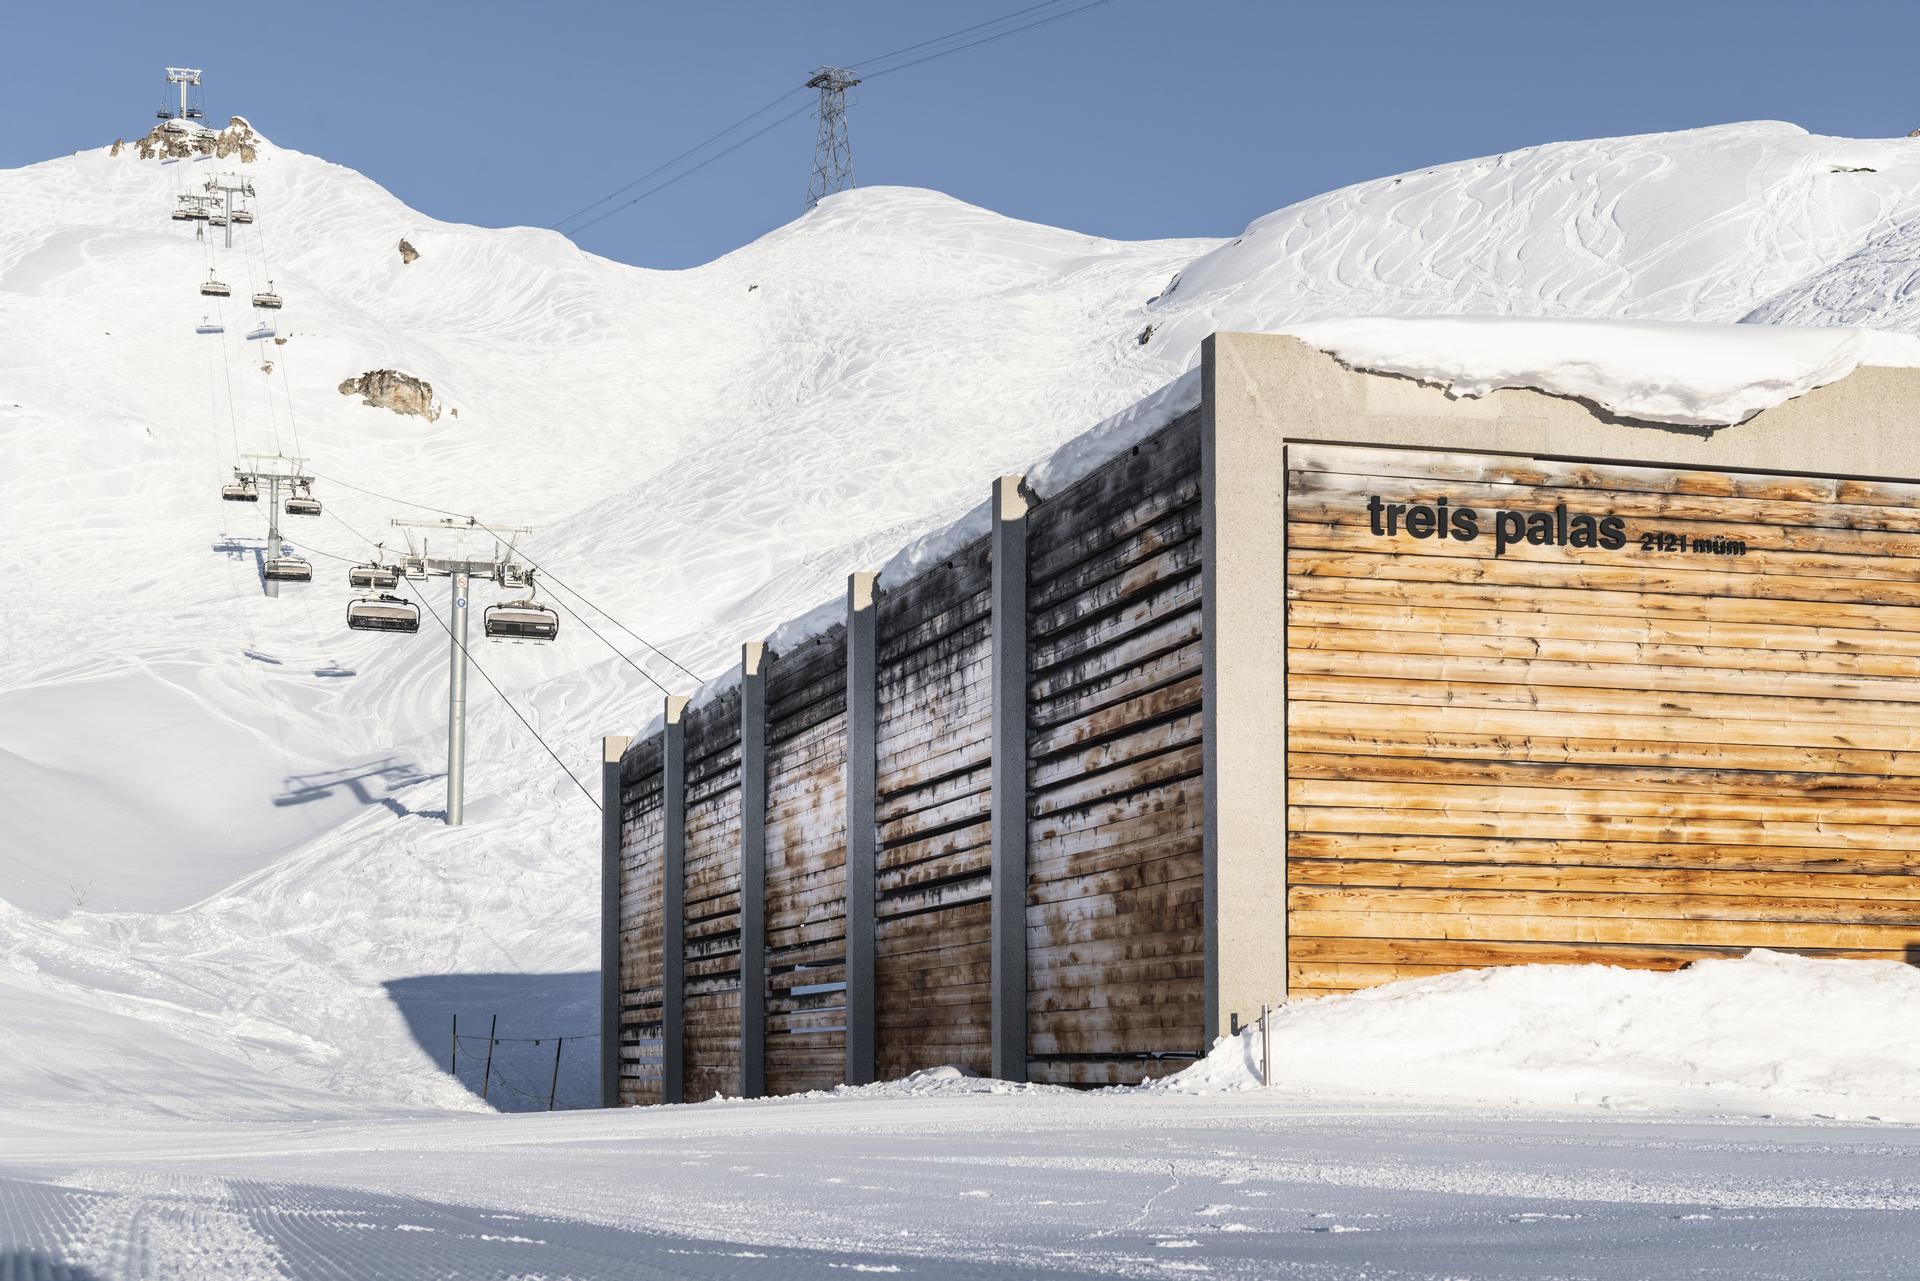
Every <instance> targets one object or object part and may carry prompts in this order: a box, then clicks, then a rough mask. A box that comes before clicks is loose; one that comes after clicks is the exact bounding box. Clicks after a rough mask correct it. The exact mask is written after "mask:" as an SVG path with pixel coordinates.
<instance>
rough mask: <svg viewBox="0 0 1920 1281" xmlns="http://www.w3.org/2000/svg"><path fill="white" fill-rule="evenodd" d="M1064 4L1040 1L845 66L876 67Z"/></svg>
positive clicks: (1060, 1)
mask: <svg viewBox="0 0 1920 1281" xmlns="http://www.w3.org/2000/svg"><path fill="white" fill-rule="evenodd" d="M1065 3H1067V0H1040V3H1039V4H1030V5H1028V6H1027V7H1026V8H1024V9H1015V10H1014V11H1013V12H1012V13H1003V14H1001V15H1000V16H999V17H997V18H988V19H987V20H986V21H985V22H976V23H974V24H973V25H972V26H971V27H961V28H960V29H959V30H958V31H949V32H947V33H946V34H945V35H943V36H930V37H928V38H927V39H925V40H916V41H914V42H913V43H912V44H909V45H902V46H901V47H900V48H898V49H890V50H888V51H887V52H886V53H876V54H874V55H873V56H872V57H871V58H861V59H860V60H859V61H857V62H850V63H848V64H847V65H848V66H850V67H858V68H861V69H865V68H867V67H872V66H876V65H878V64H880V63H882V62H886V61H887V60H888V59H890V58H897V57H899V56H900V55H901V54H903V53H912V52H914V51H915V50H917V49H925V48H927V47H928V46H930V45H936V44H942V43H944V42H945V41H948V40H951V39H953V38H954V37H955V36H964V35H966V34H967V33H968V32H971V31H979V30H981V29H982V28H985V27H997V26H999V25H1000V24H1001V23H1003V22H1007V21H1010V20H1012V19H1014V18H1018V17H1021V16H1023V15H1025V14H1029V13H1032V12H1034V11H1035V10H1036V9H1052V8H1054V7H1055V6H1057V5H1062V4H1065Z"/></svg>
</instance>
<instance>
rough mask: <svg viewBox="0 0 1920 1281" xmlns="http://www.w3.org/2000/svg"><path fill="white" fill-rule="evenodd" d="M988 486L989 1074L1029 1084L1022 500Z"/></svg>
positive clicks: (1005, 487) (998, 485) (1011, 485)
mask: <svg viewBox="0 0 1920 1281" xmlns="http://www.w3.org/2000/svg"><path fill="white" fill-rule="evenodd" d="M1021 480H1022V478H1021V477H1019V476H1002V477H1000V478H999V479H998V480H996V481H994V483H993V545H992V554H993V587H992V601H993V623H992V627H993V668H992V685H993V725H992V751H993V763H992V767H991V769H990V771H989V775H990V778H991V786H992V796H993V801H992V807H991V813H992V824H991V826H992V832H993V873H992V877H991V885H992V914H993V915H992V920H993V925H992V930H991V936H992V940H993V948H992V957H993V960H992V972H993V1018H992V1023H993V1074H994V1075H995V1076H996V1077H999V1078H1000V1079H1001V1080H1004V1081H1024V1080H1026V1079H1027V508H1028V503H1027V495H1026V494H1025V492H1024V491H1023V490H1022V488H1021Z"/></svg>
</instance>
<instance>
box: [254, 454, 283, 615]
mask: <svg viewBox="0 0 1920 1281" xmlns="http://www.w3.org/2000/svg"><path fill="white" fill-rule="evenodd" d="M258 483H259V482H257V481H256V482H255V484H256V485H257V484H258ZM278 555H280V477H278V476H269V477H268V478H267V559H268V560H272V559H273V558H274V557H276V556H278ZM260 568H261V572H262V574H264V573H265V571H266V566H264V565H262V566H261V567H260ZM265 581H266V584H267V595H269V596H271V597H273V598H274V599H275V600H278V599H279V598H280V582H279V580H278V579H275V578H268V579H266V580H265Z"/></svg>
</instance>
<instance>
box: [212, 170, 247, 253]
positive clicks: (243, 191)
mask: <svg viewBox="0 0 1920 1281" xmlns="http://www.w3.org/2000/svg"><path fill="white" fill-rule="evenodd" d="M205 190H206V191H207V192H209V193H213V192H221V193H223V194H224V195H225V196H226V199H227V243H226V247H227V248H228V249H231V248H233V198H234V197H235V196H245V197H247V198H248V199H252V198H253V183H252V182H250V181H248V180H247V179H245V178H242V179H240V180H239V181H238V182H235V181H234V178H233V175H232V174H228V175H227V176H226V177H224V178H209V179H207V181H206V183H205ZM204 198H205V199H207V200H214V199H216V197H215V196H213V195H212V194H209V195H208V196H206V197H204Z"/></svg>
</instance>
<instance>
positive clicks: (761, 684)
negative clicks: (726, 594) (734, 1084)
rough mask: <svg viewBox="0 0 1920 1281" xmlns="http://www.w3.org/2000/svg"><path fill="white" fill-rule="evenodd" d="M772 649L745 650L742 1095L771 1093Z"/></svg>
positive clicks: (754, 645)
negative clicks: (769, 836)
mask: <svg viewBox="0 0 1920 1281" xmlns="http://www.w3.org/2000/svg"><path fill="white" fill-rule="evenodd" d="M766 664H767V647H766V645H765V644H764V643H763V642H761V641H748V642H747V643H746V644H744V645H742V646H741V647H740V1094H741V1096H742V1097H743V1098H749V1099H757V1098H759V1097H760V1096H761V1095H763V1094H765V1093H766V1092H767V675H766Z"/></svg>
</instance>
